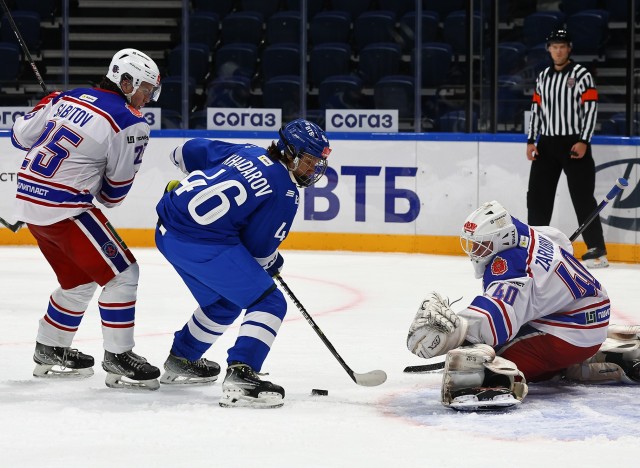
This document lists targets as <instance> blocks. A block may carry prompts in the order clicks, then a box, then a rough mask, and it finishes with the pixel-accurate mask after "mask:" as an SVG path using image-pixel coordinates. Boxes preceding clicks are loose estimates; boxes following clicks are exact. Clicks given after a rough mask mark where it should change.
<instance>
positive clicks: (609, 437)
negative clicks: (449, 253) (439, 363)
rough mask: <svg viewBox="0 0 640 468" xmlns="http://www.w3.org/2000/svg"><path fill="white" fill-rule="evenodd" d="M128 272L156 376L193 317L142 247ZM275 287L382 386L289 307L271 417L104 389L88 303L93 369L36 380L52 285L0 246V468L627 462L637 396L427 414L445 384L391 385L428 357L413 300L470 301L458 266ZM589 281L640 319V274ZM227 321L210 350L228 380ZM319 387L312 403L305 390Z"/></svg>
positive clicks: (378, 257) (368, 265)
mask: <svg viewBox="0 0 640 468" xmlns="http://www.w3.org/2000/svg"><path fill="white" fill-rule="evenodd" d="M133 252H134V254H135V255H136V257H137V258H138V261H139V263H140V267H141V278H140V287H139V295H138V302H137V316H136V333H135V335H136V347H135V349H134V350H135V351H136V352H138V353H139V354H142V355H143V356H145V357H147V358H148V359H149V360H150V361H151V362H152V363H153V364H155V365H157V366H162V363H163V362H164V360H165V358H166V357H167V354H168V351H169V348H170V346H171V342H172V333H173V332H174V331H175V330H177V329H179V328H181V327H182V325H183V324H184V323H185V322H186V320H187V319H188V318H189V316H190V315H191V313H192V311H193V309H194V308H195V302H194V301H193V299H192V298H191V296H190V294H189V292H188V291H187V289H186V287H185V286H184V285H183V284H182V282H181V280H180V278H179V277H178V276H177V274H176V273H175V272H174V271H173V270H172V268H171V267H170V266H169V265H168V264H167V262H166V261H165V260H164V258H163V257H162V256H161V255H160V254H159V253H158V252H157V251H156V250H155V249H141V248H137V249H133ZM283 253H284V258H285V268H284V270H283V273H282V275H283V278H284V279H285V280H286V281H287V283H288V284H289V286H290V288H291V289H292V290H293V292H294V293H295V294H296V295H297V297H298V299H299V300H300V301H301V302H302V303H303V304H304V306H305V307H306V309H307V310H308V311H309V313H310V314H311V315H312V316H313V317H314V319H315V321H316V322H317V324H318V325H319V327H320V328H321V329H322V330H323V332H324V333H325V335H326V336H327V337H328V338H329V340H330V341H331V342H332V343H333V345H334V346H335V347H336V348H337V350H338V352H339V353H340V354H341V355H342V357H343V358H344V359H345V361H346V362H347V363H348V364H349V365H350V366H351V368H352V369H353V370H354V371H356V372H360V373H363V372H368V371H371V370H375V369H383V370H385V371H386V372H387V374H388V376H389V378H388V380H387V382H386V383H384V384H383V385H381V386H379V387H370V388H367V387H360V386H358V385H356V384H355V383H354V382H353V381H352V380H351V379H350V378H349V377H348V375H347V374H346V372H345V371H344V370H343V369H342V367H340V365H339V364H338V362H337V361H336V360H335V358H334V357H333V356H332V355H331V353H330V352H329V350H328V349H327V348H326V347H325V346H324V344H323V343H322V342H321V341H320V339H319V338H318V336H317V335H316V334H315V332H314V331H313V329H312V328H311V327H310V326H309V324H308V323H307V322H306V321H305V320H304V319H303V318H302V316H301V314H300V313H299V312H298V310H297V309H296V307H295V306H293V305H292V304H290V305H289V312H288V314H287V319H286V320H285V323H284V324H283V326H282V328H281V329H280V333H279V335H278V337H277V338H276V341H275V344H274V347H273V349H272V351H271V354H270V355H269V357H268V358H267V361H266V362H265V365H264V368H263V372H268V373H269V376H268V377H265V378H267V379H271V380H272V381H274V382H275V383H278V384H280V385H282V386H283V387H284V388H285V390H286V399H285V401H286V403H285V405H284V407H282V408H280V409H271V410H252V409H243V408H233V409H227V408H221V407H219V406H218V399H219V397H220V393H221V391H220V382H216V383H215V384H214V385H211V386H199V387H196V386H191V387H188V388H185V387H184V386H178V387H177V388H176V387H167V386H164V385H163V386H161V388H160V389H159V390H158V391H156V392H148V391H147V392H141V391H137V392H136V391H131V390H129V391H126V390H114V389H109V388H107V387H106V386H105V385H104V377H105V372H104V371H103V370H102V368H101V367H100V364H99V363H100V362H101V360H102V353H103V351H102V339H101V331H100V320H99V314H98V309H97V294H96V297H95V298H94V301H93V302H92V304H91V305H90V307H89V309H88V310H87V313H86V314H85V318H84V320H83V323H82V324H81V326H80V330H79V332H78V334H77V335H76V340H75V342H74V346H75V347H78V348H79V349H80V350H82V351H83V352H85V353H89V354H92V355H93V356H94V357H95V358H96V363H97V365H96V367H95V375H94V376H92V377H90V378H88V379H85V380H75V381H60V380H56V381H51V380H43V379H36V378H34V377H32V371H33V367H34V365H33V362H32V354H33V348H34V342H35V336H36V332H37V327H38V320H39V319H40V318H41V317H42V316H43V314H44V312H45V309H46V305H47V301H48V298H49V294H50V293H51V291H53V289H54V288H55V287H56V282H55V278H54V276H53V273H52V271H51V270H50V268H49V266H48V265H47V264H46V262H45V260H44V258H43V257H42V256H41V254H40V253H39V251H38V250H37V249H36V248H33V247H1V248H0V284H1V289H0V290H1V291H2V295H1V300H0V319H1V322H0V323H1V325H0V466H3V467H51V468H53V467H107V466H136V467H165V466H166V467H169V466H171V467H176V466H194V467H196V466H211V467H214V466H220V467H247V466H259V467H261V468H264V467H279V468H282V467H397V468H399V467H408V466H422V467H465V468H468V467H479V468H482V467H493V466H499V465H505V466H510V465H513V466H517V467H518V468H525V467H536V468H538V467H540V466H550V467H552V466H562V467H581V468H587V467H601V466H609V467H615V466H627V465H629V464H631V465H633V464H634V463H635V462H633V460H635V459H636V458H637V450H638V446H639V444H640V405H639V404H638V402H639V401H640V398H639V397H640V386H638V387H634V386H625V387H618V386H615V387H611V386H591V387H587V386H583V385H558V384H556V385H554V384H533V385H531V386H530V387H529V389H530V395H529V397H527V399H526V400H525V402H524V403H523V404H522V405H521V407H520V408H518V409H515V410H512V411H509V412H505V413H493V414H488V413H483V414H475V413H470V414H463V413H456V412H454V411H452V410H449V409H446V408H444V407H443V406H441V405H440V403H439V391H440V379H441V375H440V374H437V373H436V374H422V375H417V374H404V373H403V372H402V370H403V369H404V367H405V366H407V365H417V364H424V363H427V361H424V360H421V359H420V358H418V357H416V356H414V355H412V354H411V353H409V351H407V349H406V347H405V340H406V334H407V330H408V327H409V324H410V323H411V320H412V318H413V316H414V314H415V312H416V310H417V308H418V306H419V305H420V302H421V300H422V298H423V297H424V296H425V295H426V294H427V293H428V292H430V291H434V290H435V291H438V292H440V293H441V294H443V295H446V296H449V297H450V298H451V299H452V300H453V299H457V298H459V297H462V300H461V301H460V302H459V303H457V304H456V305H454V306H453V309H454V310H460V309H461V308H462V307H464V306H466V305H467V304H468V303H469V302H470V301H471V300H472V298H473V297H474V296H475V295H476V294H477V293H479V292H480V288H481V285H480V280H476V279H474V278H473V271H472V267H471V265H470V264H469V262H468V260H467V259H466V257H446V256H432V255H407V254H359V253H343V252H292V251H284V252H283ZM595 276H596V277H597V278H598V279H599V280H600V281H601V283H603V285H604V286H605V287H606V289H607V290H608V292H609V295H610V297H611V302H612V320H611V322H612V323H620V324H633V323H640V300H639V299H640V265H625V264H612V265H611V267H610V268H608V269H603V270H597V271H596V272H595ZM237 330H238V328H237V326H236V325H234V326H233V327H231V328H230V329H229V330H228V331H227V333H226V334H225V335H224V336H223V337H222V338H221V339H220V340H219V341H218V342H217V343H216V344H215V345H214V347H213V348H212V349H210V350H209V352H208V353H207V354H206V357H207V358H209V359H213V360H215V361H217V362H219V363H221V365H222V373H223V374H224V370H225V367H226V365H225V360H226V349H227V348H228V347H229V346H231V344H232V343H233V341H234V340H235V334H236V333H237ZM313 388H320V389H326V390H328V391H329V395H328V396H311V389H313Z"/></svg>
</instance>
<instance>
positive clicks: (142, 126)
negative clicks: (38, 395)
mask: <svg viewBox="0 0 640 468" xmlns="http://www.w3.org/2000/svg"><path fill="white" fill-rule="evenodd" d="M159 93H160V73H159V71H158V67H157V66H156V64H155V63H154V61H153V60H151V59H150V58H149V57H148V56H147V55H145V54H143V53H142V52H140V51H138V50H135V49H123V50H121V51H119V52H117V53H116V54H115V55H114V56H113V59H112V60H111V63H110V65H109V69H108V70H107V73H106V76H104V77H103V79H102V82H101V83H100V85H99V86H98V87H96V88H78V89H74V90H70V91H66V92H62V93H60V92H56V93H52V94H50V95H49V96H47V97H45V98H44V99H43V100H42V101H41V102H40V103H39V104H38V105H37V106H36V107H35V108H34V109H33V111H32V112H30V113H28V114H26V115H25V116H24V117H22V118H19V119H17V120H16V122H15V124H14V126H13V130H12V134H11V137H12V142H13V144H14V146H16V147H18V148H20V149H23V150H25V151H26V152H27V153H26V156H25V158H24V161H23V162H22V166H21V167H20V170H19V172H18V187H17V194H16V199H17V200H16V206H17V213H16V218H17V219H19V220H21V221H24V222H25V223H27V226H28V227H29V231H30V232H31V234H33V236H34V237H35V238H36V240H37V242H38V247H39V248H40V250H41V251H42V253H43V255H44V256H45V258H46V259H47V261H48V262H49V264H50V265H51V267H52V268H53V270H54V272H55V274H56V276H57V279H58V283H59V284H60V287H59V288H58V289H56V290H55V291H53V293H52V294H51V296H50V298H49V305H48V307H47V311H46V313H45V315H44V317H43V318H42V319H41V320H40V327H39V329H38V335H37V338H36V349H35V353H34V356H33V359H34V361H35V362H36V368H35V370H34V376H37V377H74V376H75V377H78V376H89V375H92V374H93V364H94V359H93V357H91V356H89V355H87V354H84V353H82V352H80V351H78V350H77V349H75V348H71V344H72V341H73V337H74V335H75V333H76V331H77V330H78V327H79V325H80V321H81V320H82V317H83V315H84V313H85V310H86V309H87V306H88V304H89V301H90V300H91V298H92V297H93V294H94V292H95V291H96V289H97V287H98V285H100V286H102V292H101V293H100V297H99V298H98V308H99V310H100V316H101V319H102V335H103V342H104V349H105V353H104V360H103V363H102V367H103V368H104V370H105V371H106V372H107V377H106V384H107V386H109V387H115V388H119V387H135V388H144V389H152V390H153V389H156V388H158V387H159V385H158V380H157V378H158V377H159V376H160V371H159V369H158V368H157V367H154V366H152V365H151V364H149V363H148V362H147V361H146V359H144V358H143V357H141V356H139V355H137V354H135V353H134V352H133V351H132V349H133V346H134V337H133V331H134V316H135V306H136V292H137V285H138V265H137V263H136V259H135V258H134V256H133V255H132V253H131V252H130V251H129V249H128V248H127V246H126V245H125V243H124V242H123V241H122V239H121V238H120V236H118V234H117V232H116V231H115V229H114V228H113V226H111V224H110V223H109V221H108V220H107V218H106V217H105V216H104V215H103V214H102V211H101V210H100V209H99V208H97V207H96V206H95V205H94V200H97V201H98V202H100V203H101V204H102V205H104V206H105V207H107V208H111V207H114V206H117V205H119V204H121V203H122V202H123V200H124V199H125V197H126V196H127V193H128V192H129V189H130V188H131V186H132V184H133V181H134V178H135V176H136V173H137V172H138V169H139V168H140V164H141V163H142V157H143V155H144V150H145V148H146V146H147V143H148V140H149V125H148V124H147V122H146V120H145V118H144V117H143V115H142V113H141V112H140V109H141V108H142V107H144V105H145V104H147V103H148V102H149V101H150V100H156V99H157V98H158V96H159Z"/></svg>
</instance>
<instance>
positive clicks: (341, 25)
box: [309, 11, 351, 45]
mask: <svg viewBox="0 0 640 468" xmlns="http://www.w3.org/2000/svg"><path fill="white" fill-rule="evenodd" d="M350 34H351V16H350V15H349V13H347V12H345V11H321V12H320V13H318V14H317V15H315V16H314V17H313V18H311V22H310V23H309V39H310V40H311V43H312V44H316V45H317V44H323V43H326V42H349V39H350Z"/></svg>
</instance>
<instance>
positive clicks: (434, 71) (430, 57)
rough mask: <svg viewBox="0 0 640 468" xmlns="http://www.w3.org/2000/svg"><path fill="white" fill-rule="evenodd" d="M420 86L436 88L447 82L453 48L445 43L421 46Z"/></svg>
mask: <svg viewBox="0 0 640 468" xmlns="http://www.w3.org/2000/svg"><path fill="white" fill-rule="evenodd" d="M421 54H422V57H421V59H422V68H421V74H422V86H425V87H427V88H433V87H438V86H440V85H443V84H445V83H446V82H447V77H448V75H449V70H450V69H451V61H452V60H453V48H452V47H451V45H450V44H447V43H446V42H427V43H426V44H423V45H422V49H421Z"/></svg>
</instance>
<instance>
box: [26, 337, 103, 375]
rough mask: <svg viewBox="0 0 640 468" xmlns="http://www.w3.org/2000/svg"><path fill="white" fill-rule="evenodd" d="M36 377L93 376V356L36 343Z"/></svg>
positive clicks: (34, 354)
mask: <svg viewBox="0 0 640 468" xmlns="http://www.w3.org/2000/svg"><path fill="white" fill-rule="evenodd" d="M33 361H34V362H35V363H36V367H35V369H34V370H33V376H34V377H45V378H52V377H53V378H55V377H61V378H70V377H75V378H86V377H90V376H92V375H93V364H94V360H93V357H92V356H89V355H88V354H84V353H82V352H80V351H78V350H77V349H73V348H63V347H59V346H47V345H43V344H42V343H37V342H36V349H35V351H34V353H33Z"/></svg>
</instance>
